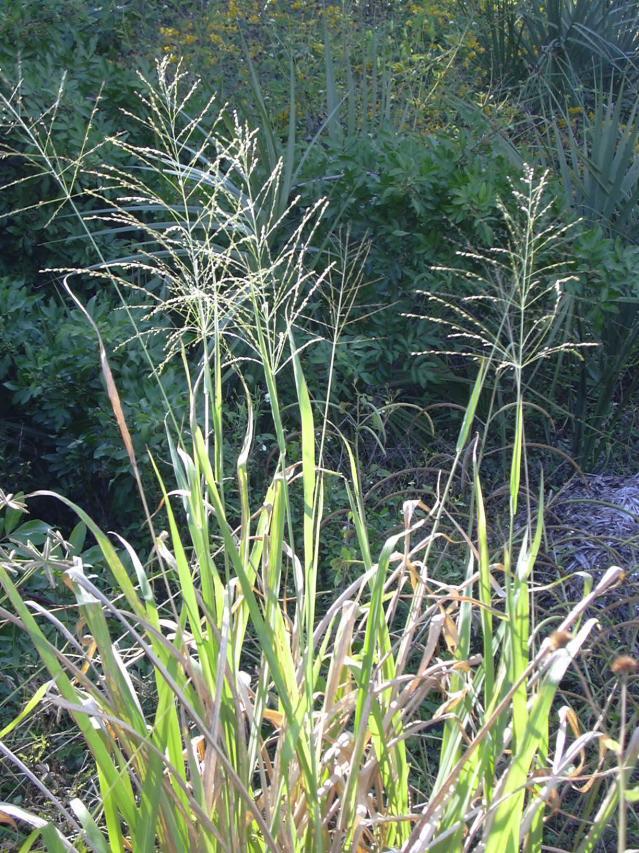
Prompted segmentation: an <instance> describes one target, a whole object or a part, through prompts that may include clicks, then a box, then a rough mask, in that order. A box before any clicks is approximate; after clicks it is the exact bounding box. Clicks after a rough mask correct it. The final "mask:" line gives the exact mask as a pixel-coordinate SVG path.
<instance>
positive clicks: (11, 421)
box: [0, 279, 186, 519]
mask: <svg viewBox="0 0 639 853" xmlns="http://www.w3.org/2000/svg"><path fill="white" fill-rule="evenodd" d="M87 309H88V310H89V312H90V313H91V315H92V316H93V318H94V320H95V322H96V323H97V324H98V325H99V327H100V329H101V330H102V334H103V336H104V339H105V341H106V343H107V345H108V347H109V350H110V352H111V360H112V365H113V371H114V374H115V376H116V378H117V381H118V385H119V388H120V393H121V396H122V400H123V404H124V409H125V412H126V415H127V417H128V418H130V420H131V424H132V425H134V430H135V436H136V439H135V440H136V446H137V449H138V452H139V453H140V455H141V457H142V458H146V454H147V452H148V451H152V452H154V453H155V455H156V456H158V457H161V456H162V454H161V452H160V447H162V446H163V444H164V426H163V417H164V414H165V412H166V405H165V402H164V397H163V396H162V394H161V393H160V389H159V388H158V380H157V379H156V378H155V377H152V376H151V375H150V372H149V368H148V363H147V361H146V358H145V357H144V355H143V352H142V350H141V348H140V346H139V344H138V343H136V341H131V342H129V343H126V342H127V341H128V339H129V338H130V337H131V334H132V329H131V323H130V319H129V318H128V317H127V315H126V314H125V313H124V311H122V310H118V307H117V306H116V304H115V303H114V300H113V297H112V296H110V295H108V294H100V295H99V296H95V297H92V298H91V299H90V300H89V302H88V304H87ZM120 309H121V307H120ZM137 313H138V320H140V317H139V312H137ZM141 326H142V330H144V326H143V324H142V323H141ZM0 336H1V337H2V340H3V341H4V342H5V346H4V347H3V352H2V356H0V387H1V389H2V391H1V393H0V412H1V413H2V426H1V427H0V480H1V481H2V482H3V483H4V485H5V487H6V488H9V489H13V490H17V488H18V486H19V485H20V484H19V483H17V480H18V478H19V479H21V480H22V483H21V485H22V487H25V486H33V485H34V484H35V483H37V482H40V483H41V482H47V483H49V484H51V485H52V484H54V483H56V484H57V488H59V489H61V490H62V491H64V492H65V493H66V494H68V495H74V496H76V497H77V498H78V499H79V498H80V497H82V498H83V499H84V502H85V504H86V505H87V506H91V507H92V512H93V513H94V514H95V515H96V517H101V518H103V519H107V518H111V517H112V515H111V513H116V514H120V513H124V514H127V513H128V512H129V511H130V509H131V507H132V506H134V505H135V504H136V497H135V484H134V482H133V479H132V477H131V474H130V466H129V462H128V458H127V454H126V451H125V450H124V448H123V447H122V441H121V437H120V434H119V432H118V428H117V424H116V422H115V419H114V417H113V413H112V411H111V409H110V407H109V404H108V401H107V399H105V396H104V384H103V380H102V377H101V375H100V372H99V370H98V369H96V353H97V348H96V342H95V337H94V335H93V333H92V331H91V329H90V328H88V327H87V324H86V321H85V319H84V317H83V316H82V315H81V313H80V312H79V311H78V310H77V309H74V308H72V307H71V308H70V307H69V300H68V298H67V299H66V300H64V299H63V298H62V296H61V295H60V294H55V293H54V294H52V295H50V296H48V295H47V294H46V292H43V291H42V290H40V291H36V292H31V291H30V290H29V288H27V287H26V286H25V285H24V284H22V283H20V282H18V281H15V280H13V279H0ZM125 343H126V345H125V346H122V348H120V349H117V347H118V346H119V345H123V344H125ZM147 346H148V347H149V348H150V351H151V353H152V354H153V356H154V357H155V359H156V361H157V362H158V364H159V363H161V362H162V360H163V358H164V342H163V340H162V338H161V337H159V336H157V337H155V338H154V337H151V338H147ZM160 381H161V383H162V386H163V388H164V391H165V393H166V394H167V395H169V396H170V397H171V399H172V402H173V404H174V406H175V407H176V410H179V409H180V407H181V406H182V407H183V406H185V405H186V397H185V392H184V389H183V387H182V384H181V383H180V382H178V381H177V374H176V371H175V368H174V367H171V366H168V367H167V368H166V369H165V370H164V371H163V373H162V377H161V379H160ZM150 482H152V479H151V481H150Z"/></svg>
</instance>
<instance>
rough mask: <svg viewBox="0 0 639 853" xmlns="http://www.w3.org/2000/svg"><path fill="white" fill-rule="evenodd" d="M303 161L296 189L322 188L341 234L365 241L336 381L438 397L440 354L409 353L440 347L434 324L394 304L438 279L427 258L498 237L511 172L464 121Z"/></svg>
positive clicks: (441, 259)
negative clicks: (361, 280) (354, 313)
mask: <svg viewBox="0 0 639 853" xmlns="http://www.w3.org/2000/svg"><path fill="white" fill-rule="evenodd" d="M309 161H310V162H309V164H308V166H307V168H306V170H305V175H304V181H303V184H302V187H301V189H302V191H303V193H304V195H303V198H306V197H308V198H313V197H314V196H315V195H326V196H327V198H328V201H329V207H328V212H327V217H326V218H327V221H328V222H329V223H331V224H332V223H334V222H337V223H339V225H340V226H341V227H342V228H343V229H344V231H345V232H347V233H348V235H349V239H351V240H353V241H364V242H366V241H368V242H369V250H368V253H367V255H366V259H365V276H366V281H367V284H366V285H365V286H364V287H362V288H361V289H360V291H359V292H358V295H357V307H358V310H359V313H360V314H362V315H368V316H367V317H366V318H365V319H362V320H361V321H360V322H356V323H353V324H352V325H351V327H350V328H348V329H346V331H345V336H344V337H343V339H342V346H341V348H340V350H339V352H338V359H339V363H340V381H341V382H342V383H344V386H345V390H346V388H348V385H351V386H355V387H357V388H358V389H359V390H360V391H362V392H365V393H371V392H374V390H375V389H378V388H383V387H385V386H389V387H391V388H393V389H396V390H398V391H401V392H403V393H404V394H408V395H411V394H413V395H416V396H419V397H420V398H421V399H423V394H424V392H426V395H427V398H428V399H433V398H435V397H437V396H438V394H440V393H441V389H442V388H443V387H445V386H447V385H449V383H450V382H451V380H452V378H453V376H452V374H451V372H450V370H449V368H448V366H447V365H446V363H445V361H444V360H442V359H441V358H438V357H437V356H436V355H432V356H430V357H423V358H421V359H418V360H414V359H411V358H410V353H411V352H414V351H417V350H419V351H425V350H428V349H432V350H435V349H438V348H440V349H445V348H447V347H443V346H442V342H443V337H442V333H441V331H440V330H439V329H438V327H437V326H434V325H433V324H431V323H428V322H419V321H415V322H411V323H406V321H405V320H404V319H402V318H401V312H402V311H409V312H410V311H413V312H414V311H415V309H416V307H417V305H419V304H420V302H421V298H420V297H419V296H418V295H417V291H418V290H419V289H420V288H422V289H424V288H429V287H430V286H431V285H432V286H434V287H435V288H438V287H439V288H441V287H444V286H445V284H444V282H443V278H444V276H442V273H441V272H440V273H437V274H434V273H433V271H432V267H433V266H436V265H442V266H443V265H447V264H449V263H450V262H451V260H452V259H453V258H454V257H455V254H456V252H457V251H458V250H459V249H461V248H466V247H469V246H473V247H475V248H478V249H479V248H482V247H483V248H487V247H489V246H491V245H494V244H495V243H498V242H499V240H500V238H501V236H502V235H503V233H504V231H503V228H504V226H503V217H502V215H501V212H500V210H499V200H500V199H501V198H507V196H508V195H509V193H510V185H509V179H515V178H516V176H517V175H518V174H519V172H518V171H516V170H515V168H514V167H513V165H512V164H511V163H510V161H509V160H508V159H507V158H506V156H505V155H503V154H501V153H499V152H498V151H494V150H492V149H491V147H490V145H489V143H487V142H482V140H481V138H474V137H473V135H472V133H471V132H470V131H464V130H461V131H460V132H459V133H457V134H454V133H451V132H445V131H443V130H442V131H435V132H432V133H429V134H402V135H399V134H392V133H387V134H383V135H381V136H377V137H375V138H362V139H359V140H357V141H353V142H352V143H351V144H350V145H347V146H345V147H344V149H341V148H338V149H335V148H332V147H330V146H328V147H325V148H322V149H318V150H317V151H315V152H313V153H312V154H311V155H310V157H309ZM459 286H460V285H459V284H458V283H457V284H456V285H455V287H459ZM461 295H462V294H461V293H460V296H461ZM310 357H311V358H316V359H317V360H318V362H319V360H320V359H321V356H320V355H319V354H318V353H316V354H315V355H314V354H312V353H311V355H310ZM463 388H464V386H463V383H462V385H461V389H460V390H461V394H462V396H463V394H464V393H465V391H464V390H463ZM450 390H453V393H454V387H453V388H452V389H451V388H447V393H448V392H449V391H450Z"/></svg>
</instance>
